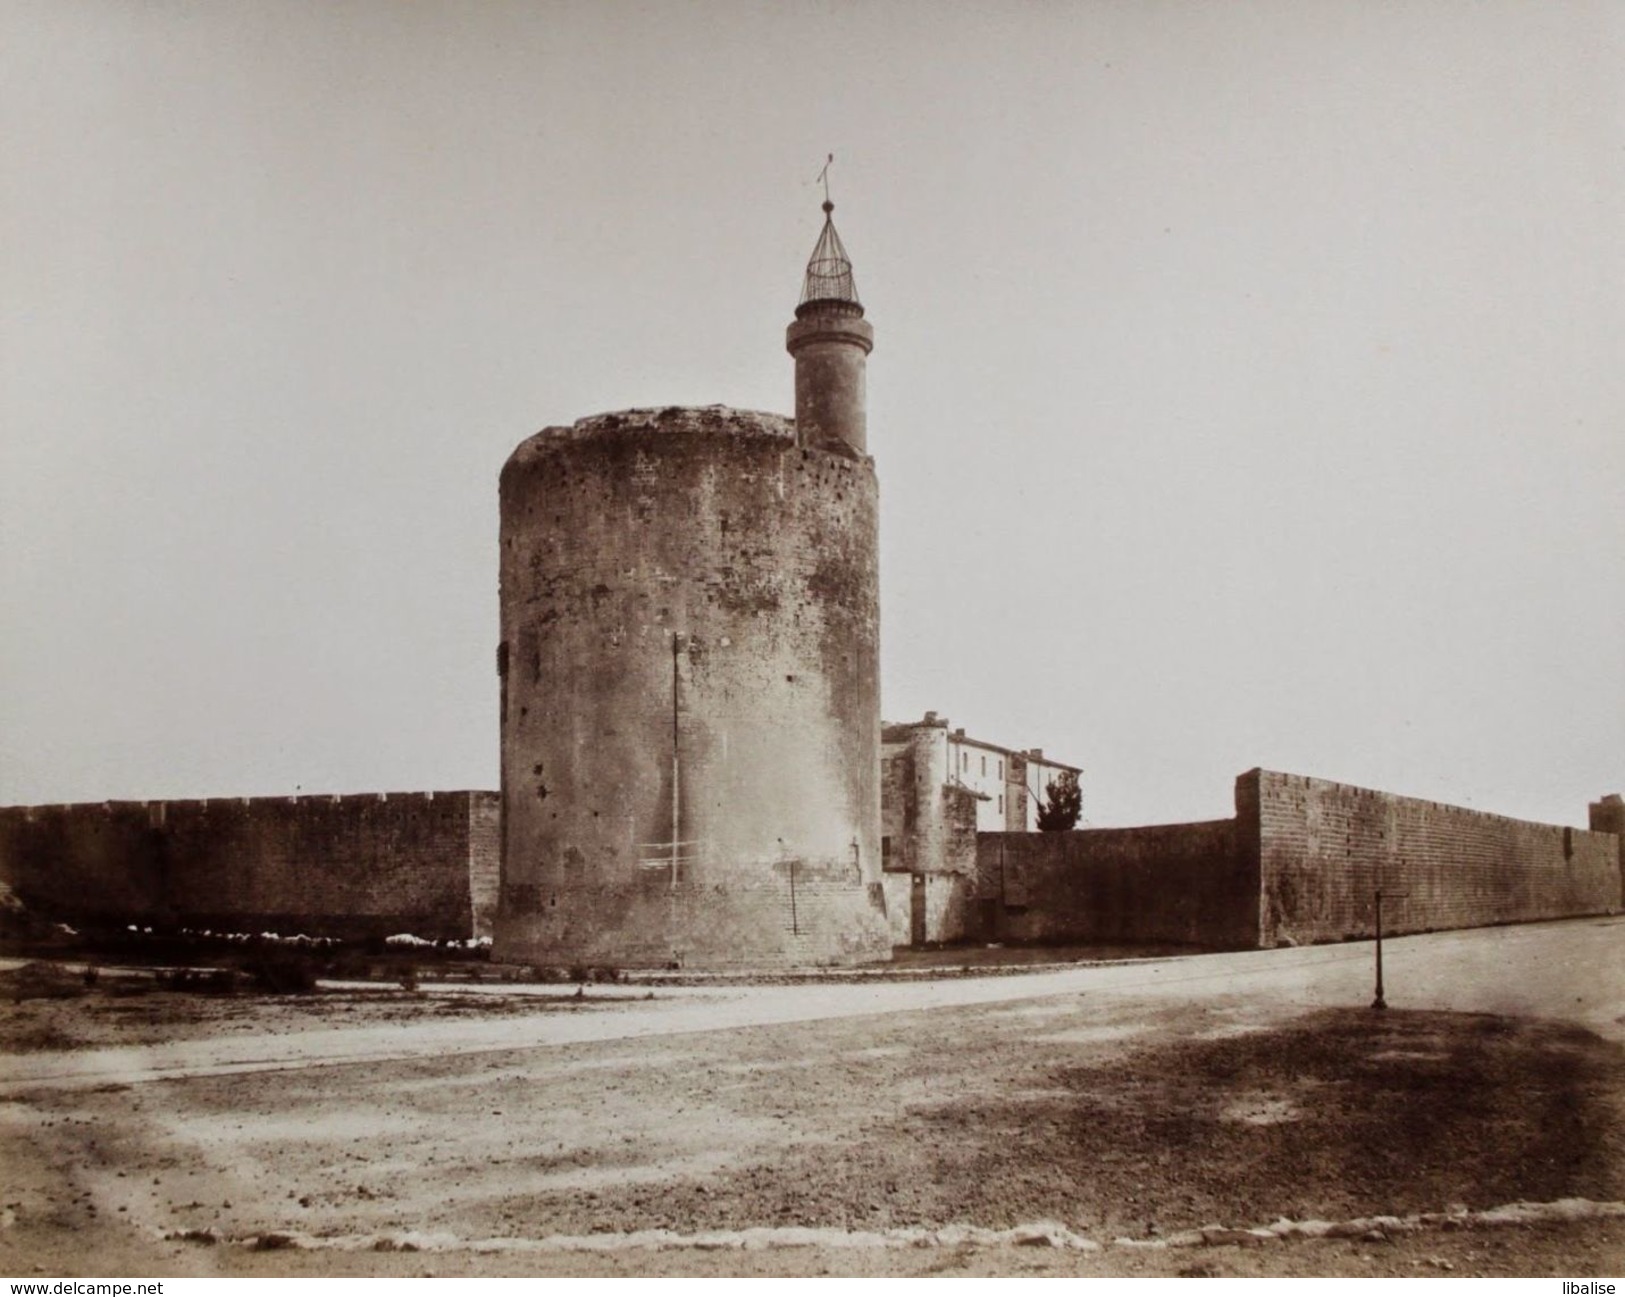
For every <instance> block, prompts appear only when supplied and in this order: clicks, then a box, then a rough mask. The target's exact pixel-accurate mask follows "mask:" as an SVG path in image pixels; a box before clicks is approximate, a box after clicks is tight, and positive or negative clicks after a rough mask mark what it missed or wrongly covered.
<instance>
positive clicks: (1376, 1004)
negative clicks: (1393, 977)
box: [1371, 887, 1410, 1009]
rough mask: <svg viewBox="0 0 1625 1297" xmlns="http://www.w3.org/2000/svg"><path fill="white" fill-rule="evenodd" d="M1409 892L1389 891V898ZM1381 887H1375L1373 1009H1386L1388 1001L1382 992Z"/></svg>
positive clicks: (1402, 895) (1395, 897) (1398, 897)
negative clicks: (1374, 989)
mask: <svg viewBox="0 0 1625 1297" xmlns="http://www.w3.org/2000/svg"><path fill="white" fill-rule="evenodd" d="M1409 895H1410V893H1409V892H1389V893H1388V896H1389V897H1390V899H1395V900H1397V899H1400V898H1402V897H1406V896H1409ZM1382 897H1383V891H1382V888H1380V887H1379V888H1377V998H1376V999H1374V1000H1372V1001H1371V1007H1372V1008H1373V1009H1386V1008H1387V1007H1388V1001H1387V1000H1386V999H1384V998H1383V993H1382Z"/></svg>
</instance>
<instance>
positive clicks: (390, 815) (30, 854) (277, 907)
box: [0, 791, 498, 940]
mask: <svg viewBox="0 0 1625 1297" xmlns="http://www.w3.org/2000/svg"><path fill="white" fill-rule="evenodd" d="M497 820H498V805H497V795H496V794H495V793H492V792H467V791H465V792H444V793H388V794H385V793H363V794H357V795H350V796H341V797H331V796H303V797H252V798H238V797H225V798H211V799H209V800H206V801H205V800H199V801H157V802H94V803H81V804H75V805H63V806H31V807H5V808H0V879H3V880H4V881H5V882H6V883H7V884H9V885H10V886H11V887H12V888H13V890H14V891H15V892H16V893H17V895H18V896H19V897H20V898H21V899H22V900H23V901H24V903H25V904H27V905H28V906H29V907H30V908H31V909H34V910H37V911H40V912H42V913H46V914H50V915H52V916H55V917H60V918H63V919H65V920H67V921H69V922H75V923H82V924H95V923H104V924H126V923H140V924H142V925H150V926H155V927H170V928H174V927H188V928H195V929H202V928H208V929H211V930H214V931H221V932H261V931H267V930H269V931H275V932H280V933H284V934H293V933H306V934H308V935H312V936H317V935H322V936H341V937H364V936H387V935H390V934H392V933H397V932H411V933H414V934H416V935H417V936H420V937H424V938H432V939H457V940H462V939H466V938H468V937H471V936H476V935H488V934H489V933H490V930H491V928H490V925H491V918H492V913H493V911H494V909H495V905H496V892H497V853H498V838H497Z"/></svg>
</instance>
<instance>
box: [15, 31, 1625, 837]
mask: <svg viewBox="0 0 1625 1297" xmlns="http://www.w3.org/2000/svg"><path fill="white" fill-rule="evenodd" d="M0 121H3V122H4V123H5V129H4V131H3V133H0V241H3V246H4V248H5V253H4V256H3V259H0V608H3V609H4V610H5V611H4V624H3V629H0V802H7V803H17V802H36V801H72V800H100V799H102V798H135V797H164V796H167V797H183V796H204V795H209V796H215V795H237V794H271V793H284V792H292V791H293V790H294V789H295V788H296V787H298V788H301V789H302V790H304V791H306V792H315V791H363V790H371V789H422V788H453V787H495V785H496V779H497V720H496V701H497V681H496V676H495V670H494V665H495V664H494V646H495V642H496V639H497V608H496V571H497V566H496V538H497V508H496V504H497V501H496V482H497V473H498V471H499V469H500V467H501V465H502V462H503V460H504V459H505V458H506V456H507V454H508V453H509V451H510V450H511V449H512V448H513V447H514V446H515V445H516V444H517V443H518V442H519V441H520V440H522V439H523V438H524V437H525V436H527V435H529V434H530V433H531V432H533V431H535V430H536V429H537V428H540V427H542V426H544V425H547V424H553V423H566V422H570V421H572V420H574V419H576V418H578V417H580V416H583V415H586V414H591V413H595V412H598V411H602V410H608V409H618V408H624V407H628V406H637V405H667V404H709V403H713V402H721V403H725V404H729V405H737V406H743V407H746V408H757V409H771V410H779V411H786V412H787V411H790V410H791V409H792V408H793V389H792V386H791V367H790V360H789V357H788V356H787V355H786V354H785V353H784V350H783V331H784V326H785V325H786V324H787V323H788V322H789V320H790V318H791V310H792V308H793V306H794V304H795V301H796V297H797V293H798V290H799V286H800V276H801V271H802V268H803V265H804V263H805V260H806V257H807V254H808V253H809V252H810V251H811V249H812V246H813V243H814V241H815V239H816V237H817V234H818V229H819V221H820V213H819V211H818V203H819V201H820V200H821V198H822V194H821V193H820V192H819V190H818V188H817V186H816V185H815V184H814V182H813V178H814V176H815V175H816V173H817V171H818V169H819V166H820V165H821V163H822V161H823V158H824V155H825V154H826V153H827V152H830V151H833V152H834V153H835V154H836V158H837V161H836V164H835V167H834V169H833V172H832V176H833V188H834V197H835V200H836V202H837V205H838V210H837V213H836V219H837V224H838V226H839V228H840V231H841V234H842V236H843V238H844V240H845V242H846V244H847V247H848V249H849V250H850V251H851V253H852V255H853V258H854V261H855V263H856V266H857V280H858V285H859V289H860V292H861V293H862V295H863V298H864V301H865V303H866V305H867V307H868V312H869V318H870V320H871V321H872V323H873V324H874V326H875V332H876V339H877V341H876V346H875V351H874V354H873V356H872V357H871V359H870V365H869V394H870V448H871V450H872V452H873V453H874V455H875V457H876V462H877V465H878V469H879V473H880V480H881V492H882V494H881V499H882V534H883V563H882V600H883V603H882V607H883V617H882V631H883V660H884V680H883V691H884V699H885V706H884V710H885V713H886V716H887V717H888V718H890V719H906V718H909V717H917V716H918V715H920V714H921V713H922V712H923V711H924V710H925V709H927V708H932V709H935V710H938V711H940V712H943V713H945V714H947V715H948V716H949V717H950V718H951V720H952V722H953V724H955V725H965V726H967V727H968V728H969V729H970V730H971V732H972V733H974V734H977V735H979V736H982V737H985V738H989V739H992V740H994V741H996V742H1002V743H1007V744H1010V745H1012V746H1033V745H1042V746H1043V747H1045V748H1046V749H1047V750H1048V751H1049V752H1050V753H1051V754H1053V755H1055V756H1058V757H1060V758H1061V759H1063V760H1068V761H1073V762H1076V763H1078V764H1080V765H1083V766H1084V767H1085V768H1086V774H1085V815H1086V818H1087V820H1088V821H1089V822H1091V823H1096V824H1130V823H1140V822H1153V821H1159V820H1177V819H1186V818H1207V817H1219V816H1223V815H1226V814H1229V813H1230V809H1231V789H1232V781H1233V779H1234V776H1235V775H1236V774H1238V773H1240V772H1241V771H1243V770H1245V769H1247V768H1248V767H1250V766H1254V765H1264V766H1267V767H1272V768H1276V769H1286V770H1291V771H1294V772H1298V773H1305V774H1314V775H1320V776H1323V777H1326V778H1333V779H1340V780H1344V781H1347V782H1352V783H1359V784H1364V785H1367V786H1373V787H1379V788H1385V789H1390V790H1393V791H1398V792H1403V793H1408V794H1412V795H1416V796H1422V797H1432V798H1436V799H1439V800H1444V801H1451V802H1457V803H1461V804H1465V805H1471V806H1476V807H1480V808H1482V809H1486V810H1495V811H1500V812H1502V813H1505V814H1510V815H1518V816H1523V817H1527V818H1534V819H1550V820H1556V821H1562V822H1571V823H1582V824H1583V823H1584V816H1585V803H1586V801H1587V800H1588V799H1592V798H1595V797H1596V796H1598V795H1599V794H1601V793H1603V792H1605V791H1610V790H1622V789H1625V580H1622V575H1625V563H1622V559H1625V252H1622V248H1625V6H1622V5H1619V4H1617V3H1613V2H1612V0H1598V2H1597V3H1593V4H1587V3H1569V4H1562V3H1542V4H1530V3H1527V2H1525V0H1505V2H1503V3H1466V2H1461V3H1445V2H1441V3H1425V2H1423V3H1414V4H1395V5H1385V4H1376V3H1366V2H1365V0H1359V2H1355V0H1349V2H1348V3H1312V2H1309V3H1306V2H1305V0H1281V2H1280V3H1237V4H1219V3H1167V4H1155V3H1139V2H1137V0H1121V2H1120V3H1095V2H1080V3H1070V4H1061V3H1054V4H1040V3H1031V4H1019V5H1018V4H1014V3H1010V4H992V3H980V4H968V3H967V4H960V5H941V4H928V3H920V4H902V3H898V4H884V3H878V4H869V5H846V4H835V5H828V4H826V5H817V4H801V5H794V6H785V5H774V4H743V3H739V4H730V3H720V2H712V0H707V2H706V3H703V4H690V5H683V4H679V3H670V2H662V3H651V4H647V5H638V4H631V3H584V4H580V5H570V4H552V5H550V4H541V3H538V4H518V3H515V4H495V3H485V4H481V3H456V4H452V3H443V4H430V3H422V4H397V3H389V2H387V0H377V2H376V3H368V2H353V3H345V2H342V0H341V2H339V3H326V2H323V3H317V2H316V0H310V3H305V4H296V3H293V4H284V3H269V2H266V3H252V4H248V3H239V4H232V3H213V2H211V3H196V4H165V3H156V2H154V3H139V4H132V3H127V2H125V0H118V2H109V3H104V4H98V3H76V2H75V0H45V2H42V3H20V2H18V0H4V4H3V8H0Z"/></svg>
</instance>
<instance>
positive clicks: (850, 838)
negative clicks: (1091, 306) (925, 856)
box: [494, 212, 890, 967]
mask: <svg viewBox="0 0 1625 1297" xmlns="http://www.w3.org/2000/svg"><path fill="white" fill-rule="evenodd" d="M831 245H832V246H833V247H834V248H835V249H836V250H839V249H840V244H839V240H838V239H837V238H836V237H835V235H834V228H833V226H832V225H831V224H830V223H829V221H828V218H827V212H826V221H825V229H824V235H823V237H821V238H820V240H819V244H818V249H819V250H818V251H816V252H815V253H814V259H813V263H812V264H811V265H809V267H808V274H807V281H806V282H807V287H806V289H805V290H804V291H803V294H802V297H803V300H802V304H801V306H800V307H799V308H798V310H797V317H798V318H797V320H796V322H795V323H794V324H792V325H791V326H790V349H791V352H792V354H793V355H794V356H795V358H796V370H797V374H796V396H797V411H798V415H800V416H801V417H800V418H798V420H796V421H795V422H792V421H791V420H788V419H785V418H783V417H780V416H777V415H771V414H757V413H751V412H747V411H740V410H730V409H725V408H723V407H721V406H710V407H706V408H702V409H682V408H670V409H664V410H632V411H626V412H623V413H620V414H608V415H598V416H595V417H593V418H588V419H582V420H580V421H579V422H577V423H575V424H574V425H573V426H570V427H559V428H548V429H545V430H544V431H542V432H540V433H538V434H536V436H534V437H531V438H530V439H529V440H527V441H525V442H523V443H522V444H521V445H520V446H519V448H518V449H517V450H515V451H514V453H513V455H512V456H511V457H510V458H509V460H508V462H507V464H506V466H505V467H504V468H503V471H502V480H501V513H502V521H501V610H502V612H501V616H502V644H501V647H500V649H499V652H498V667H499V671H500V674H501V681H502V705H501V715H502V808H503V844H502V889H501V900H500V904H499V908H498V914H497V919H496V937H495V950H494V954H495V957H496V958H497V959H499V960H505V961H510V962H524V963H546V964H603V965H618V966H624V967H664V966H670V965H673V964H675V965H679V966H689V967H695V966H700V967H718V966H728V965H732V966H763V965H792V964H851V963H861V962H867V961H871V960H877V959H885V958H888V957H889V955H890V941H889V936H888V929H887V924H886V917H885V902H884V899H883V894H882V890H881V886H880V778H879V765H880V706H879V601H878V574H877V564H876V556H877V543H878V528H877V503H878V496H877V487H876V482H875V473H874V465H873V462H872V461H871V460H870V459H869V458H868V457H867V456H866V455H865V454H864V453H863V446H864V427H863V365H864V358H865V356H866V355H867V353H868V351H869V348H870V346H871V345H872V342H871V338H872V334H871V331H870V329H869V326H868V325H867V324H866V323H865V322H864V321H863V318H862V314H863V308H862V306H861V305H860V304H859V302H858V299H857V294H856V291H855V289H854V288H853V287H852V283H851V279H852V272H851V265H850V263H849V262H846V261H845V253H844V251H840V252H839V259H840V261H841V262H843V263H844V270H842V269H841V268H840V267H839V266H834V265H826V266H820V265H819V262H820V258H821V257H823V256H824V253H825V251H826V249H827V247H828V246H831ZM824 259H825V260H826V261H828V260H829V258H827V257H825V258H824ZM829 272H834V279H833V280H831V279H830V278H829ZM826 283H828V284H832V285H833V286H832V287H831V289H830V292H831V293H832V294H834V295H831V296H827V297H820V296H819V293H820V291H822V289H823V286H824V285H825V284H826ZM809 294H811V295H809ZM803 420H805V422H803Z"/></svg>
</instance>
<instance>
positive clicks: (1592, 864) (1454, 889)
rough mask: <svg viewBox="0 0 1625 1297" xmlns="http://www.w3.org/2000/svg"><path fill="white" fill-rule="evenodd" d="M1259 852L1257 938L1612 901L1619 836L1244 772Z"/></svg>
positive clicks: (1449, 921) (1250, 829)
mask: <svg viewBox="0 0 1625 1297" xmlns="http://www.w3.org/2000/svg"><path fill="white" fill-rule="evenodd" d="M1236 807H1237V815H1238V823H1239V825H1240V826H1241V832H1242V837H1243V849H1244V852H1245V853H1246V854H1247V855H1248V856H1249V857H1250V858H1251V859H1253V860H1255V861H1256V862H1257V869H1258V877H1259V944H1261V945H1264V946H1272V945H1276V944H1281V943H1284V942H1294V943H1298V944H1303V943H1308V942H1320V941H1340V940H1345V939H1348V938H1351V937H1368V936H1371V935H1372V934H1373V933H1374V932H1375V930H1376V891H1377V889H1378V888H1379V887H1380V888H1382V890H1383V893H1384V901H1383V914H1382V923H1383V930H1384V931H1385V932H1393V933H1403V932H1424V931H1432V930H1436V929H1447V928H1472V927H1483V926H1488V925H1491V924H1499V923H1521V922H1528V921H1531V920H1536V919H1558V918H1567V917H1571V916H1577V915H1585V914H1602V913H1608V912H1611V911H1613V910H1617V909H1619V908H1620V906H1621V879H1620V840H1619V838H1618V837H1617V836H1616V835H1614V834H1612V833H1600V832H1593V831H1587V830H1584V829H1575V828H1568V827H1565V826H1562V825H1554V824H1536V823H1532V822H1530V821H1527V820H1515V819H1509V818H1507V817H1506V816H1504V815H1492V814H1488V813H1486V812H1483V811H1474V810H1468V809H1466V808H1465V807H1460V806H1447V805H1443V804H1441V803H1438V802H1428V801H1421V800H1418V799H1416V798H1411V797H1399V796H1395V795H1394V794H1392V793H1383V792H1377V791H1374V790H1372V789H1368V788H1356V787H1352V786H1350V785H1348V784H1338V783H1331V782H1329V781H1327V780H1323V779H1312V778H1309V777H1307V776H1305V775H1289V774H1280V773H1277V772H1275V771H1269V770H1250V771H1248V772H1247V773H1246V774H1244V775H1242V776H1241V777H1240V778H1239V779H1237V781H1236Z"/></svg>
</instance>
